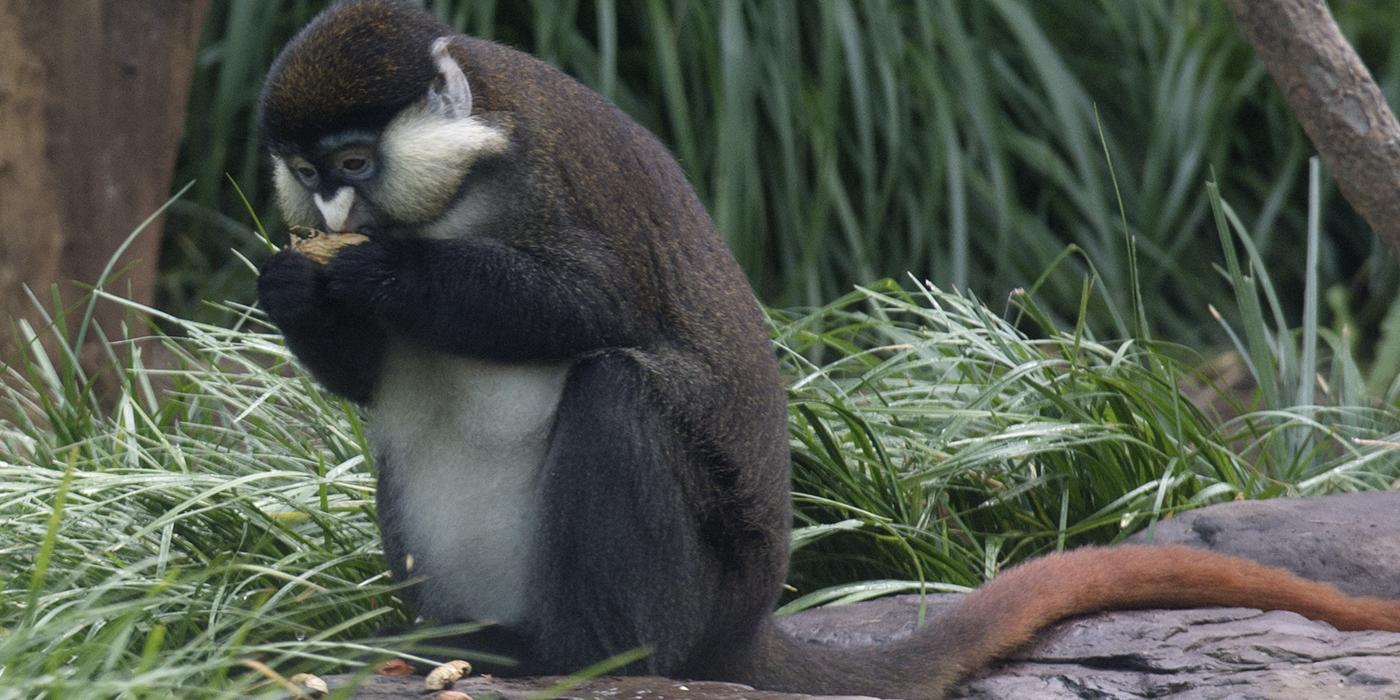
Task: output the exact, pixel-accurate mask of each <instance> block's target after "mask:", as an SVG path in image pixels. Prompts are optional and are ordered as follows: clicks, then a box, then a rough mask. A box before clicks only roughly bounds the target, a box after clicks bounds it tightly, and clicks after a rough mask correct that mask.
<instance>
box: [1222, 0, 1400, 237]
mask: <svg viewBox="0 0 1400 700" xmlns="http://www.w3.org/2000/svg"><path fill="white" fill-rule="evenodd" d="M1225 4H1226V5H1228V6H1229V8H1230V12H1231V13H1233V14H1234V16H1235V21H1236V22H1237V23H1238V24H1239V26H1240V29H1241V31H1243V32H1244V35H1245V38H1247V39H1248V40H1249V43H1250V44H1252V45H1253V46H1254V50H1255V52H1256V53H1258V54H1259V59H1260V60H1261V61H1263V63H1264V67H1265V68H1267V69H1268V70H1269V75H1270V76H1272V77H1273V79H1274V82H1275V83H1277V84H1278V86H1279V89H1280V90H1282V91H1283V95H1284V97H1285V98H1286V99H1287V100H1288V106H1289V107H1290V108H1292V110H1293V114H1294V116H1296V117H1297V118H1298V121H1299V122H1300V123H1302V125H1303V131H1305V132H1307V134H1308V138H1309V139H1311V140H1312V143H1313V146H1314V147H1315V148H1317V152H1318V154H1319V155H1321V156H1322V162H1323V163H1326V164H1327V168H1328V170H1330V171H1331V172H1332V176H1333V177H1334V178H1336V181H1337V186H1338V188H1339V189H1341V191H1342V194H1343V195H1345V196H1346V198H1347V201H1348V202H1351V205H1352V207H1354V208H1355V209H1356V211H1357V213H1359V214H1361V217H1362V218H1363V219H1365V220H1366V223H1367V224H1369V225H1370V226H1371V230H1373V231H1375V232H1376V235H1377V236H1380V238H1381V240H1382V241H1384V242H1385V243H1386V245H1387V246H1389V248H1390V252H1391V255H1392V256H1393V257H1395V258H1396V259H1397V260H1400V125H1397V123H1396V121H1395V114H1394V113H1393V112H1391V111H1390V106H1389V105H1387V104H1386V102H1385V96H1384V95H1383V94H1381V90H1380V88H1379V87H1377V86H1376V81H1375V79H1373V78H1372V77H1371V74H1370V72H1369V71H1367V70H1366V66H1365V65H1363V64H1362V63H1361V59H1360V58H1359V57H1358V56H1357V55H1356V51H1354V50H1353V49H1352V48H1351V44H1349V43H1347V40H1346V38H1345V37H1343V36H1342V32H1341V30H1340V29H1338V28H1337V23H1336V21H1335V20H1333V19H1332V13H1331V12H1330V11H1329V10H1328V9H1327V3H1326V2H1325V1H1324V0H1225Z"/></svg>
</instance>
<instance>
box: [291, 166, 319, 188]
mask: <svg viewBox="0 0 1400 700" xmlns="http://www.w3.org/2000/svg"><path fill="white" fill-rule="evenodd" d="M292 170H294V171H296V174H297V177H299V178H301V182H302V184H304V185H307V186H310V185H312V184H315V182H316V168H314V167H312V166H311V164H310V163H297V164H296V165H293V166H292Z"/></svg>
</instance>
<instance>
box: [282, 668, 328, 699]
mask: <svg viewBox="0 0 1400 700" xmlns="http://www.w3.org/2000/svg"><path fill="white" fill-rule="evenodd" d="M287 680H289V681H291V682H292V684H293V685H295V686H296V687H298V688H301V690H302V692H303V693H304V694H306V695H308V696H310V697H313V698H324V697H326V695H328V694H329V693H330V692H331V689H330V688H329V687H327V686H326V682H325V681H324V680H321V678H320V676H314V675H312V674H310V673H298V674H296V675H295V676H292V677H291V678H288V679H287Z"/></svg>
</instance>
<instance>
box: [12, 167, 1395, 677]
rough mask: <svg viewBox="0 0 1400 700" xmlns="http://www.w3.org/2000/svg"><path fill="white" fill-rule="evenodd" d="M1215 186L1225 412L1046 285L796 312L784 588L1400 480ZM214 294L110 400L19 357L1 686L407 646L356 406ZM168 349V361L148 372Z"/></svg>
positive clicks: (1182, 363) (960, 568)
mask: <svg viewBox="0 0 1400 700" xmlns="http://www.w3.org/2000/svg"><path fill="white" fill-rule="evenodd" d="M1214 192H1215V189H1214V186H1213V185H1212V186H1211V188H1209V194H1210V195H1212V196H1211V200H1210V201H1211V202H1212V204H1213V205H1214V207H1213V211H1214V212H1215V220H1216V222H1217V223H1218V224H1219V227H1218V233H1219V235H1220V238H1219V239H1218V240H1219V241H1221V242H1222V243H1224V245H1225V248H1224V251H1226V252H1225V253H1224V254H1223V256H1224V258H1225V259H1226V265H1225V266H1224V267H1223V268H1221V271H1222V274H1223V275H1224V276H1223V279H1225V280H1226V281H1227V284H1228V285H1229V286H1230V287H1232V288H1233V289H1235V290H1236V291H1237V292H1238V294H1237V296H1236V297H1235V302H1234V303H1230V304H1221V307H1222V308H1223V309H1225V314H1226V315H1228V316H1229V317H1230V319H1231V320H1230V321H1229V322H1228V326H1227V327H1228V328H1229V329H1230V334H1231V335H1232V336H1233V337H1237V338H1240V341H1239V352H1240V355H1241V356H1242V357H1243V358H1246V359H1245V360H1244V362H1245V363H1246V364H1247V365H1248V366H1249V367H1250V369H1251V370H1252V371H1253V372H1254V373H1255V374H1254V377H1253V379H1254V382H1255V383H1256V384H1257V385H1258V387H1259V389H1258V391H1257V392H1255V393H1254V394H1253V395H1251V396H1245V397H1243V399H1242V401H1241V400H1235V401H1234V404H1233V405H1231V414H1232V415H1230V416H1215V415H1211V414H1208V413H1206V412H1203V410H1201V409H1199V408H1197V407H1196V405H1194V404H1193V403H1191V402H1190V401H1188V400H1187V398H1186V396H1185V395H1184V394H1183V392H1182V391H1181V390H1180V389H1179V388H1178V387H1179V386H1180V384H1181V382H1182V380H1183V379H1185V378H1187V377H1191V376H1193V375H1195V374H1197V370H1196V368H1197V367H1198V366H1200V365H1201V362H1202V359H1203V358H1201V357H1200V356H1199V355H1198V354H1197V353H1196V352H1195V351H1193V350H1191V349H1189V348H1185V347H1182V346H1180V345H1174V344H1171V343H1166V342H1161V341H1152V340H1149V339H1147V338H1143V337H1132V336H1127V337H1126V339H1118V340H1115V339H1106V338H1103V337H1100V336H1099V335H1097V334H1096V332H1095V331H1094V327H1095V326H1097V325H1109V326H1124V327H1125V326H1127V325H1128V324H1124V323H1121V322H1113V323H1107V324H1096V323H1093V322H1092V321H1093V319H1092V318H1090V317H1088V316H1087V315H1084V314H1087V313H1088V312H1087V311H1081V315H1080V316H1078V317H1077V318H1076V319H1075V321H1074V322H1072V323H1070V324H1065V325H1061V324H1060V323H1059V322H1058V321H1057V320H1056V317H1055V316H1054V315H1052V314H1050V313H1049V312H1047V311H1046V310H1045V308H1044V306H1043V305H1042V303H1041V302H1040V301H1039V298H1038V295H1037V293H1036V292H1035V291H1033V290H1032V291H1020V290H1017V291H1016V292H1013V293H1012V294H1011V295H1010V297H1009V301H1008V302H1006V303H1005V304H985V303H983V302H982V301H981V300H979V299H978V298H977V297H975V296H973V295H972V294H971V293H969V292H955V291H950V290H946V289H941V288H939V287H936V286H934V285H931V284H928V283H924V282H917V281H910V282H907V283H904V284H897V283H894V282H882V283H879V284H874V285H870V286H867V287H864V288H861V289H858V290H857V291H855V292H852V293H850V294H847V295H845V296H843V297H842V298H840V299H838V300H837V301H835V302H833V303H831V304H829V305H826V306H823V307H821V308H818V309H815V310H809V311H794V312H777V311H775V312H774V313H773V315H772V318H773V328H772V329H773V336H774V338H775V341H776V344H777V347H778V349H779V354H780V358H781V360H782V363H783V367H784V372H785V376H786V377H787V378H788V380H789V382H790V387H791V388H790V399H791V438H792V445H793V448H794V452H793V464H794V483H795V499H796V504H797V525H798V527H797V529H796V530H795V532H794V544H795V545H796V555H795V560H794V567H793V573H792V576H791V579H790V581H791V583H792V584H793V586H794V588H795V593H794V594H793V596H792V598H791V600H790V601H789V603H788V605H787V607H786V608H785V609H786V610H794V609H800V608H802V607H806V606H809V605H812V604H817V603H822V602H829V601H842V600H853V599H859V598H863V597H868V596H871V595H877V594H882V593H887V592H892V591H910V590H921V589H924V588H925V587H928V588H931V589H934V590H944V589H957V588H960V587H965V586H973V585H976V584H977V583H978V582H980V581H982V580H984V579H985V578H986V577H988V576H991V575H993V574H995V572H996V571H998V570H1000V569H1001V568H1003V567H1005V566H1007V565H1010V564H1013V563H1015V562H1017V561H1021V560H1023V559H1026V558H1028V557H1031V556H1035V555H1038V554H1042V553H1045V552H1048V551H1053V550H1056V549H1059V548H1063V547H1070V546H1075V545H1078V544H1082V543H1089V542H1113V541H1117V540H1119V539H1121V538H1122V537H1124V536H1126V535H1127V534H1129V533H1131V532H1134V531H1137V530H1140V529H1142V528H1144V527H1150V526H1151V524H1152V523H1154V522H1156V521H1157V520H1159V519H1160V518H1163V517H1168V516H1169V515H1170V514H1172V513H1175V512H1179V511H1181V510H1184V509H1187V508H1192V507H1196V506H1199V505H1203V504H1207V503H1212V502H1218V501H1222V500H1229V499H1237V498H1262V497H1270V496H1278V495H1294V494H1319V493H1329V492H1335V491H1346V490H1357V489H1379V488H1387V487H1391V488H1393V487H1395V485H1396V483H1397V477H1400V451H1397V450H1396V449H1395V445H1396V444H1397V442H1400V412H1397V410H1396V409H1395V408H1394V401H1395V398H1396V397H1395V394H1394V391H1395V390H1394V389H1393V388H1391V387H1389V386H1387V388H1386V389H1385V390H1384V391H1382V392H1381V393H1379V394H1376V393H1370V392H1369V388H1368V382H1367V380H1366V378H1365V377H1364V375H1363V373H1362V372H1361V370H1359V369H1358V367H1357V363H1356V360H1355V358H1354V356H1353V355H1352V352H1351V348H1350V345H1349V344H1348V343H1347V342H1346V338H1345V332H1342V333H1340V334H1338V333H1333V332H1332V331H1330V330H1329V329H1327V328H1324V327H1321V326H1319V325H1318V323H1317V320H1316V319H1317V316H1316V313H1310V314H1308V315H1307V316H1306V317H1305V324H1304V326H1303V327H1302V328H1300V329H1291V328H1290V327H1288V326H1286V325H1278V324H1276V321H1279V320H1280V318H1281V312H1279V310H1278V306H1279V304H1280V301H1279V296H1280V295H1279V293H1278V292H1277V290H1276V289H1275V288H1274V287H1273V283H1272V282H1271V280H1270V278H1269V277H1268V276H1267V275H1265V274H1264V268H1263V267H1261V266H1259V265H1258V264H1257V258H1256V256H1255V254H1254V252H1253V248H1251V247H1250V246H1249V245H1246V244H1245V242H1246V241H1249V240H1250V236H1248V235H1247V231H1246V230H1244V228H1243V226H1242V225H1241V224H1239V223H1238V219H1237V218H1236V217H1233V214H1232V211H1231V210H1230V209H1229V208H1228V207H1227V206H1226V205H1225V204H1224V203H1223V202H1221V201H1219V200H1218V199H1216V198H1215V197H1214ZM1313 202H1314V205H1313V210H1314V211H1316V210H1317V197H1314V198H1313ZM1320 228H1321V223H1320V221H1319V220H1317V219H1314V221H1313V224H1312V225H1311V226H1310V229H1309V230H1310V239H1311V240H1312V241H1313V245H1315V244H1316V241H1317V240H1319V239H1320V237H1321V233H1320ZM1308 247H1312V245H1309V246H1308ZM1237 249H1238V250H1237ZM1213 257H1214V256H1213ZM243 269H244V271H243V273H242V274H244V275H248V276H251V275H252V272H251V270H250V269H248V268H247V267H245V268H243ZM1315 269H1316V268H1313V271H1311V272H1309V273H1308V275H1307V277H1308V278H1309V279H1312V280H1315V279H1316V277H1317V273H1316V271H1315ZM1046 275H1047V279H1048V278H1057V277H1064V276H1070V277H1075V276H1076V275H1074V273H1073V272H1072V271H1071V270H1070V268H1068V267H1064V268H1060V269H1054V270H1050V271H1048V272H1047V273H1046ZM916 279H917V278H916ZM1076 284H1077V286H1078V288H1079V290H1080V294H1081V297H1080V300H1079V301H1078V304H1077V305H1078V307H1079V308H1080V309H1081V310H1088V309H1092V308H1096V305H1095V304H1094V303H1093V302H1094V298H1095V297H1098V296H1101V295H1102V294H1104V291H1103V290H1104V289H1105V283H1104V282H1103V281H1102V279H1100V278H1098V277H1095V276H1093V275H1089V276H1079V277H1078V281H1077V282H1076ZM1306 288H1307V289H1309V290H1311V291H1312V292H1313V294H1314V297H1313V298H1312V300H1311V301H1310V302H1306V303H1305V304H1304V306H1305V307H1307V308H1310V309H1314V310H1315V309H1316V308H1317V306H1318V303H1319V299H1318V298H1317V290H1318V289H1319V287H1318V285H1317V284H1316V283H1315V281H1314V282H1313V283H1310V284H1308V285H1307V286H1306ZM99 294H100V295H101V296H102V297H104V298H105V299H106V300H107V301H120V300H118V299H117V298H116V297H112V296H111V295H108V294H107V293H105V292H99ZM217 310H218V311H219V313H220V314H221V315H225V316H227V317H230V318H234V319H236V321H235V322H234V323H232V324H229V325H228V326H227V327H226V326H222V325H210V324H204V323H199V322H194V321H187V320H181V319H178V318H175V317H172V316H167V315H163V314H161V313H160V312H153V311H151V310H149V309H143V311H146V312H150V313H153V314H155V315H156V316H157V317H158V318H159V319H160V320H161V322H162V323H163V324H167V325H168V326H170V327H176V328H179V329H180V330H181V331H182V332H181V335H180V336H179V337H168V336H153V337H149V338H143V337H140V335H139V334H130V333H128V334H127V335H126V336H125V337H123V338H120V339H117V340H115V341H113V342H112V343H111V346H112V348H113V351H112V353H111V355H110V356H111V358H112V366H110V367H108V368H107V370H106V371H107V372H109V373H111V376H112V377H113V378H115V379H116V380H117V383H118V384H119V385H120V387H121V388H122V391H121V393H120V396H119V398H118V399H117V400H116V401H115V403H112V404H110V405H104V404H102V403H99V402H98V401H97V400H96V399H95V398H94V397H93V393H92V383H93V381H94V379H95V377H93V376H91V375H89V374H86V373H85V372H84V371H83V370H82V369H81V368H79V367H77V366H76V365H75V364H73V362H72V358H73V356H74V354H73V352H72V351H71V347H72V345H71V344H69V343H66V342H64V339H63V338H60V337H56V336H54V335H53V334H52V333H51V332H50V331H47V330H44V329H39V330H34V329H30V328H28V327H27V326H25V327H24V330H25V335H26V336H27V337H37V336H43V335H49V336H50V338H49V339H50V341H51V342H53V343H54V344H55V346H56V349H57V352H56V353H55V354H54V355H53V356H54V357H56V358H57V359H55V360H52V361H51V360H49V359H47V358H48V356H47V355H42V354H39V353H32V354H30V355H29V356H28V360H27V361H25V362H22V363H20V364H18V365H16V366H12V367H9V368H7V369H6V370H5V375H4V398H5V403H6V409H5V411H4V413H5V414H7V415H10V416H12V418H11V419H9V420H6V421H4V422H0V523H3V524H4V533H5V535H6V537H5V538H4V542H3V544H0V630H3V634H0V666H3V672H0V698H10V697H15V698H20V697H24V698H29V697H49V698H56V697H88V696H93V697H112V696H120V697H169V696H171V695H176V696H181V697H193V696H211V697H213V696H219V697H233V696H238V695H241V694H245V693H248V692H252V691H255V690H257V689H258V688H262V689H264V690H266V691H267V692H277V691H276V690H275V688H274V687H273V686H269V685H266V684H267V682H268V677H269V673H271V672H273V671H275V672H276V673H279V674H282V675H290V674H291V673H292V672H295V671H298V670H303V669H313V670H315V671H318V672H322V673H325V672H332V671H335V670H337V669H341V668H343V667H342V666H341V665H340V661H339V660H343V659H346V658H350V657H354V656H360V655H365V654H371V650H376V651H377V652H378V653H388V652H387V651H386V650H385V647H386V646H390V645H400V644H401V643H403V644H407V643H411V640H408V641H404V642H400V641H395V640H383V639H380V640H377V641H371V640H370V637H369V635H370V633H371V632H372V631H373V630H374V629H375V628H378V627H379V626H381V625H385V624H390V623H401V622H403V621H404V620H405V618H406V616H407V613H406V611H404V610H403V608H402V605H401V604H400V603H399V602H398V601H397V599H396V598H395V596H394V590H393V584H392V582H390V581H388V580H387V579H386V578H385V576H384V574H383V571H384V568H385V567H384V565H383V563H382V561H381V560H380V551H379V543H378V539H377V535H376V532H375V527H374V521H373V512H372V510H373V506H372V494H373V478H372V469H371V465H370V464H368V463H367V461H366V459H367V458H366V456H365V455H367V454H368V451H367V449H366V445H365V441H364V426H363V424H362V423H361V421H360V419H359V417H358V414H357V413H356V412H355V411H354V410H353V409H352V408H351V407H350V406H349V405H347V404H345V403H344V402H342V401H339V400H335V399H333V398H330V397H328V396H327V395H325V394H324V393H323V392H321V391H320V390H318V389H317V387H316V386H315V385H314V384H313V382H312V381H311V380H310V379H309V378H308V377H307V375H305V374H304V373H303V372H301V371H300V370H299V369H298V368H297V367H296V365H295V364H294V363H293V361H292V358H291V357H290V355H289V354H288V352H287V350H286V349H285V347H284V346H283V345H282V343H281V340H280V338H279V337H278V336H277V335H276V333H275V332H273V331H272V329H271V328H270V327H269V326H268V325H267V324H266V322H265V320H264V319H263V317H262V316H261V314H260V313H259V312H257V311H256V310H254V309H250V308H248V307H244V306H240V305H237V304H232V303H226V304H220V305H219V308H218V309H217ZM73 313H75V314H80V309H75V310H73ZM157 347H160V348H163V349H164V350H163V352H165V353H166V354H167V355H168V356H170V357H173V359H174V362H173V363H172V362H170V361H169V360H166V361H163V362H162V363H161V364H160V365H159V366H160V367H161V368H159V369H156V368H153V367H151V366H148V363H147V362H146V361H145V360H144V359H143V358H144V357H147V356H148V355H149V353H151V352H153V351H154V350H155V349H156V348H157ZM119 350H132V352H130V353H124V352H119ZM119 358H126V359H119ZM250 660H251V661H256V662H257V663H258V664H262V665H263V666H258V665H257V664H250V663H249V661H250ZM259 668H265V669H271V671H260V670H258V669H259Z"/></svg>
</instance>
